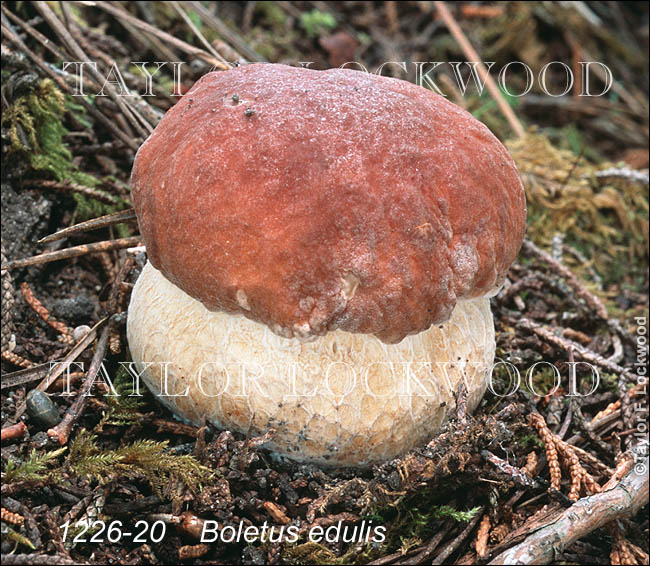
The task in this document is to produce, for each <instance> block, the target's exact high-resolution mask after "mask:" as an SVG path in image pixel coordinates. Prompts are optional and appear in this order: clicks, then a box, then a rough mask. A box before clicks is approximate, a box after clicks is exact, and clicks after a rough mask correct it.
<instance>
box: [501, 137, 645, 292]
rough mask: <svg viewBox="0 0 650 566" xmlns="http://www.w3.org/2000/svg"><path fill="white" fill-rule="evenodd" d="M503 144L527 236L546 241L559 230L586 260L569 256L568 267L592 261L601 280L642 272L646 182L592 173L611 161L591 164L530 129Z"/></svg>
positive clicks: (639, 275)
mask: <svg viewBox="0 0 650 566" xmlns="http://www.w3.org/2000/svg"><path fill="white" fill-rule="evenodd" d="M507 146H508V148H509V149H510V151H511V153H512V155H513V157H514V159H515V162H516V163H517V167H518V168H519V172H520V173H521V176H522V180H523V182H524V187H525V189H526V198H527V201H528V233H529V236H530V238H531V239H532V240H533V241H535V242H537V243H539V244H542V245H544V246H546V247H550V245H551V242H552V239H553V237H554V236H555V235H556V234H557V233H561V234H563V235H564V238H565V242H566V243H567V244H568V245H570V246H572V247H573V248H574V249H576V250H577V251H579V252H580V253H581V254H582V255H583V256H585V257H586V258H587V260H588V264H589V265H584V264H583V265H580V264H578V263H577V262H574V263H576V265H572V266H571V267H572V268H575V269H576V270H577V271H578V272H580V271H581V270H584V269H585V268H586V267H589V266H593V267H594V268H595V269H596V270H597V271H598V273H599V274H600V276H601V277H602V279H603V283H604V284H606V285H607V284H610V283H615V282H620V281H621V279H623V278H626V277H630V278H640V279H641V280H643V279H644V278H645V269H644V266H645V265H647V260H648V188H647V185H643V184H642V183H640V182H633V181H630V180H628V179H625V178H621V177H611V178H597V177H596V173H597V172H598V171H600V170H602V169H607V168H610V167H612V164H607V163H603V164H598V165H594V164H593V163H590V162H588V161H587V160H586V159H585V158H584V156H583V157H580V156H576V155H575V154H574V153H573V152H571V151H568V150H563V149H558V148H556V147H554V146H553V145H552V144H551V142H550V141H549V140H548V138H547V137H545V136H544V135H542V134H539V133H536V132H531V133H529V134H528V135H527V136H526V137H525V138H523V139H518V140H515V141H512V142H510V143H508V144H507ZM567 260H568V261H570V260H571V258H569V257H568V256H567ZM585 275H587V278H588V274H586V273H585Z"/></svg>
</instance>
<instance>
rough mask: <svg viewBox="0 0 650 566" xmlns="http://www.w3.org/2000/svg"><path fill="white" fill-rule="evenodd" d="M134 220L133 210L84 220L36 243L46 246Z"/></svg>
mask: <svg viewBox="0 0 650 566" xmlns="http://www.w3.org/2000/svg"><path fill="white" fill-rule="evenodd" d="M134 218H136V216H135V210H133V209H132V208H130V209H129V210H122V211H120V212H114V213H113V214H106V215H105V216H100V217H99V218H93V219H92V220H86V221H85V222H80V223H79V224H75V225H74V226H69V227H68V228H63V230H59V231H58V232H55V233H54V234H50V235H49V236H45V238H41V239H40V240H39V241H38V243H39V244H47V243H49V242H54V241H56V240H62V239H63V238H68V237H70V236H74V235H76V234H81V233H83V232H87V231H88V230H98V229H99V228H106V227H108V226H113V225H115V224H120V223H121V222H127V221H128V220H133V219H134Z"/></svg>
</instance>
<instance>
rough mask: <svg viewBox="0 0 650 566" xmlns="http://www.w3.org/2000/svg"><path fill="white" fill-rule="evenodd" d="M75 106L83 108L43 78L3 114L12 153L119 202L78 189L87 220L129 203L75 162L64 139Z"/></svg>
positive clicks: (78, 201) (77, 197)
mask: <svg viewBox="0 0 650 566" xmlns="http://www.w3.org/2000/svg"><path fill="white" fill-rule="evenodd" d="M73 106H74V107H75V108H77V109H79V107H78V106H76V105H72V104H71V103H68V101H67V99H66V97H65V95H64V94H63V93H62V92H61V91H60V90H59V89H58V88H57V86H56V85H55V84H54V83H53V82H52V81H51V80H50V79H43V80H41V81H40V82H38V83H37V84H36V85H35V86H34V87H33V88H30V89H27V91H26V92H24V93H23V94H22V95H20V96H19V97H18V98H16V99H15V100H14V101H13V103H12V105H11V106H10V107H9V108H8V109H7V110H6V111H5V113H4V115H3V117H2V126H3V128H7V131H8V137H9V147H8V153H9V155H13V156H17V157H18V158H19V159H20V160H21V161H23V162H25V161H27V162H28V163H29V165H30V167H31V168H32V169H33V170H35V171H39V172H44V173H46V174H48V176H50V177H53V178H54V179H56V180H57V181H59V182H68V183H74V184H77V185H82V186H84V187H90V188H92V189H94V190H95V191H96V192H97V194H100V195H102V196H103V197H104V200H109V201H113V202H115V204H107V203H104V202H100V201H99V200H96V199H93V198H89V197H88V196H86V195H83V194H80V193H74V197H73V198H74V200H75V202H76V204H77V215H78V216H79V217H80V218H81V219H82V220H85V219H88V218H93V217H96V216H101V215H103V214H109V213H111V212H115V211H117V210H119V209H122V208H125V207H126V206H127V203H126V202H123V201H122V200H121V199H119V198H117V197H115V196H114V195H110V194H108V193H104V192H103V191H101V190H100V189H97V188H96V187H97V186H98V185H99V184H100V183H101V181H100V180H99V179H97V178H96V177H94V176H93V175H90V174H88V173H84V172H82V171H79V169H78V168H77V166H76V165H75V164H74V162H73V159H72V157H73V156H72V153H71V152H70V150H69V149H68V147H67V146H66V144H65V142H64V136H65V135H66V134H67V133H68V130H67V129H66V128H65V126H64V124H63V120H64V117H65V114H66V112H68V111H70V110H71V109H72V108H73Z"/></svg>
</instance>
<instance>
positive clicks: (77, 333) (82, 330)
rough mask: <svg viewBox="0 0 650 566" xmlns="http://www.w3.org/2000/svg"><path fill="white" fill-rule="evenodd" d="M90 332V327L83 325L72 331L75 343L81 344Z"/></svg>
mask: <svg viewBox="0 0 650 566" xmlns="http://www.w3.org/2000/svg"><path fill="white" fill-rule="evenodd" d="M89 332H90V326H88V325H86V324H81V325H80V326H77V327H76V328H75V329H74V330H73V331H72V337H73V338H74V341H75V342H79V341H80V340H81V339H82V338H83V337H84V336H85V335H86V334H88V333H89Z"/></svg>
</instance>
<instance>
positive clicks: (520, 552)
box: [490, 459, 648, 564]
mask: <svg viewBox="0 0 650 566" xmlns="http://www.w3.org/2000/svg"><path fill="white" fill-rule="evenodd" d="M647 466H648V461H647V459H646V460H645V469H646V472H645V473H642V474H639V473H637V472H635V471H634V469H632V470H631V471H630V472H629V473H628V474H627V475H626V476H625V477H624V478H623V480H622V481H621V482H620V483H619V484H618V485H617V486H616V487H614V488H613V489H610V490H608V491H602V492H601V493H598V494H596V495H590V496H589V497H583V498H582V499H580V500H578V501H577V502H576V503H574V504H573V505H572V506H571V507H569V508H568V509H565V510H563V511H562V512H561V513H559V515H557V516H554V517H552V518H550V520H549V521H548V523H547V524H546V525H545V526H543V527H542V528H539V529H537V530H535V532H534V533H532V534H531V535H530V536H529V537H527V538H526V539H525V540H524V541H523V542H521V543H519V544H517V545H516V546H513V547H512V548H509V549H508V550H506V551H505V552H502V553H501V554H499V555H498V556H496V557H495V558H494V559H493V560H492V561H491V562H490V564H549V563H551V562H554V561H557V560H559V558H560V556H561V554H562V552H563V551H564V549H565V548H567V547H568V546H569V545H571V544H572V543H573V542H575V541H576V540H578V539H580V538H582V537H584V536H586V535H588V534H589V533H590V532H592V531H594V530H595V529H598V528H600V527H602V526H604V525H606V524H607V523H610V522H611V521H614V520H616V519H620V518H622V517H626V516H629V515H632V514H634V513H636V512H637V511H638V510H639V509H641V507H643V506H644V505H647V503H648V473H647Z"/></svg>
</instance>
